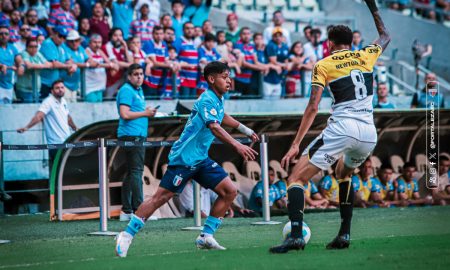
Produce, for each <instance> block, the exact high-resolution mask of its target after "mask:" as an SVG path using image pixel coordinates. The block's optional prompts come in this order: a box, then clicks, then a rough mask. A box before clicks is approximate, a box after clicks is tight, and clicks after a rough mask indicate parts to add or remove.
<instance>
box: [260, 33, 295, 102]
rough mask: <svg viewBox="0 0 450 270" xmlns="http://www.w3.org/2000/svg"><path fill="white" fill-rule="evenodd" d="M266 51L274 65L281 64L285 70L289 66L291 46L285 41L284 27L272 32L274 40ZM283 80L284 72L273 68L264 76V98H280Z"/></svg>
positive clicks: (269, 60)
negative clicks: (281, 72)
mask: <svg viewBox="0 0 450 270" xmlns="http://www.w3.org/2000/svg"><path fill="white" fill-rule="evenodd" d="M265 53H266V56H267V59H268V62H269V63H270V64H272V65H274V66H279V67H280V68H282V69H283V70H286V69H287V67H288V56H289V48H288V46H287V44H286V43H284V42H283V29H281V28H274V29H273V34H272V40H271V41H270V42H269V44H267V47H266V49H265ZM282 81H283V77H282V74H280V73H278V72H277V71H275V70H273V69H271V70H270V71H269V73H268V74H267V75H266V76H265V77H264V82H263V98H265V99H278V98H280V97H281V91H282V86H281V83H282Z"/></svg>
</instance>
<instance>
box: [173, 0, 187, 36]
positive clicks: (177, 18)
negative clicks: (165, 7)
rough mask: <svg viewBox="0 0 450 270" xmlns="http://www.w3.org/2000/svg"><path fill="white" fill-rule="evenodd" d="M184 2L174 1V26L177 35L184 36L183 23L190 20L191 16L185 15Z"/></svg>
mask: <svg viewBox="0 0 450 270" xmlns="http://www.w3.org/2000/svg"><path fill="white" fill-rule="evenodd" d="M183 11H184V4H183V2H181V1H180V0H174V1H172V13H173V15H172V27H173V29H174V30H175V35H176V36H177V37H182V36H183V25H184V24H185V23H187V22H188V21H189V18H187V17H186V16H184V15H183Z"/></svg>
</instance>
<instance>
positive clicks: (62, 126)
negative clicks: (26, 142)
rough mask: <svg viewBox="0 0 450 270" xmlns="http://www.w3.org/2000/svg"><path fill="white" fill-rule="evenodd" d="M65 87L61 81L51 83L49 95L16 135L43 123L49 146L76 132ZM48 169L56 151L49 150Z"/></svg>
mask: <svg viewBox="0 0 450 270" xmlns="http://www.w3.org/2000/svg"><path fill="white" fill-rule="evenodd" d="M65 91H66V87H65V86H64V82H63V81H62V80H56V81H54V82H53V83H52V86H51V94H50V95H49V96H48V97H46V98H45V99H44V100H43V101H42V103H41V106H40V107H39V109H38V111H37V112H36V114H35V115H34V116H33V118H32V119H31V121H30V122H29V123H28V124H27V125H26V126H25V127H23V128H19V129H17V132H18V133H24V132H26V131H27V130H29V129H30V128H32V127H33V126H35V125H36V124H39V123H40V122H42V121H43V122H44V131H45V137H46V138H47V143H49V144H60V143H64V142H65V141H66V139H67V138H68V137H69V136H70V134H71V129H72V130H73V131H76V130H77V126H76V125H75V123H74V121H73V119H72V117H71V116H70V113H69V108H68V106H67V102H66V100H65V99H64V92H65ZM48 151H49V160H50V166H49V169H50V170H51V169H52V163H53V159H54V158H55V156H56V152H57V150H56V149H49V150H48Z"/></svg>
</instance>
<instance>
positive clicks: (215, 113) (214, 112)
mask: <svg viewBox="0 0 450 270" xmlns="http://www.w3.org/2000/svg"><path fill="white" fill-rule="evenodd" d="M209 112H210V113H211V114H212V115H214V116H216V115H217V111H216V109H214V108H212V109H211V110H210V111H209Z"/></svg>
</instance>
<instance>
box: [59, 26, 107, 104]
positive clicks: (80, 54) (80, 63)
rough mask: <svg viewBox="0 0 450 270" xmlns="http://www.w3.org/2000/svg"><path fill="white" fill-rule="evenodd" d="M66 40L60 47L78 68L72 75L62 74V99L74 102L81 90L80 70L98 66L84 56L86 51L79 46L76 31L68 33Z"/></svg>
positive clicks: (79, 38)
mask: <svg viewBox="0 0 450 270" xmlns="http://www.w3.org/2000/svg"><path fill="white" fill-rule="evenodd" d="M66 40H67V41H66V43H65V44H64V45H63V46H62V47H63V49H64V51H65V53H66V54H67V55H68V57H69V58H70V59H71V60H72V63H74V64H75V65H77V67H78V68H77V70H76V71H75V72H74V73H72V74H67V72H63V78H64V83H65V85H66V88H67V89H66V92H65V95H64V98H65V99H66V101H67V102H76V101H77V96H78V95H79V94H80V89H81V85H80V79H81V69H82V68H89V67H93V68H95V67H97V65H98V64H97V62H95V61H93V60H92V59H91V58H90V57H89V56H88V55H87V54H86V51H85V50H84V48H83V47H82V46H81V36H80V35H79V34H78V32H77V31H76V30H72V31H70V32H69V34H68V35H67V38H66Z"/></svg>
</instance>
